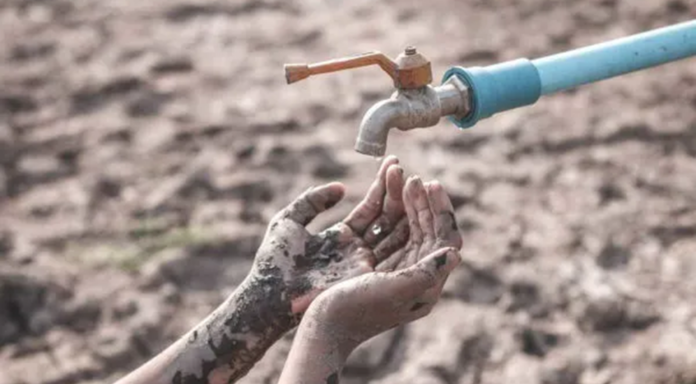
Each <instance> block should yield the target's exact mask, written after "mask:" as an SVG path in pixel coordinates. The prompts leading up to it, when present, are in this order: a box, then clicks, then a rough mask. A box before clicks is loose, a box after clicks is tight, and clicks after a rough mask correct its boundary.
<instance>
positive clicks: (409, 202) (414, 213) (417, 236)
mask: <svg viewBox="0 0 696 384" xmlns="http://www.w3.org/2000/svg"><path fill="white" fill-rule="evenodd" d="M416 180H418V183H419V182H420V178H419V177H418V176H411V177H409V178H408V180H406V186H405V187H404V210H405V211H406V217H407V218H408V225H409V231H410V233H411V243H412V244H416V245H419V244H421V243H422V242H423V231H422V230H421V227H420V222H419V220H418V210H417V209H416V194H415V189H416V188H417V187H416V183H417V182H416Z"/></svg>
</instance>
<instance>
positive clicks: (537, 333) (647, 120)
mask: <svg viewBox="0 0 696 384" xmlns="http://www.w3.org/2000/svg"><path fill="white" fill-rule="evenodd" d="M694 17H696V3H694V2H693V1H691V0H650V1H648V0H641V1H637V0H591V1H582V2H581V1H571V0H566V1H564V0H487V1H483V0H478V1H476V0H471V1H455V0H430V1H428V2H424V1H415V0H411V1H395V0H392V1H379V2H378V1H373V0H352V1H345V0H344V1H341V0H324V1H318V0H306V1H290V0H227V1H215V0H207V1H205V0H187V1H184V0H148V1H125V0H122V1H118V0H74V1H70V0H0V41H1V44H0V165H1V167H0V366H1V367H2V368H1V369H0V371H1V372H0V383H2V384H19V383H32V384H33V383H47V384H73V383H107V382H113V381H114V380H116V379H117V378H119V377H121V376H122V375H123V374H125V373H126V372H128V371H129V370H131V369H133V368H135V367H136V366H138V365H139V364H141V363H142V362H144V361H146V360H147V359H148V358H149V357H151V356H152V355H154V354H155V353H157V352H158V351H160V350H161V349H162V348H164V347H165V346H166V345H168V344H169V343H170V342H172V341H174V340H175V339H176V338H178V337H179V336H180V335H181V334H183V333H184V332H185V331H186V330H188V329H189V328H190V327H192V326H193V325H194V324H196V323H197V322H198V321H200V320H201V319H203V318H204V317H205V316H206V315H207V314H208V313H209V312H210V311H211V310H212V309H213V308H215V307H216V306H217V305H218V304H219V303H220V302H221V301H222V300H224V298H225V297H226V296H227V295H228V294H229V293H230V292H231V291H232V290H233V289H234V287H235V286H236V285H237V284H238V283H239V282H240V281H241V279H242V278H243V277H244V276H245V274H246V273H247V271H248V269H249V267H250V265H251V262H252V259H253V256H254V252H255V249H256V247H257V246H258V244H259V241H260V239H261V236H262V235H263V233H264V230H265V225H266V223H267V221H268V219H269V218H270V217H271V216H272V215H273V214H274V213H275V212H276V211H277V210H278V209H279V208H280V207H282V206H284V205H285V204H286V203H288V202H289V201H290V200H291V199H292V198H294V197H295V196H296V195H298V194H299V193H300V192H301V191H303V190H304V189H306V188H307V187H309V186H311V185H316V184H319V183H323V182H326V181H331V180H340V181H343V182H345V183H346V184H347V185H348V188H349V192H348V196H347V198H346V199H345V201H344V202H343V203H341V204H340V205H339V206H337V207H336V208H334V209H333V210H332V211H330V212H328V213H326V214H324V215H323V216H321V218H320V219H319V220H317V222H315V223H313V228H314V229H318V228H321V227H323V226H326V225H328V224H329V223H332V222H335V221H337V220H339V219H341V218H342V217H343V216H344V215H345V214H346V213H347V212H348V211H349V210H350V208H351V207H352V206H353V205H354V204H355V203H356V202H357V201H358V199H359V198H360V196H361V195H362V194H363V193H364V192H365V190H366V189H367V186H368V184H369V183H370V182H371V180H372V178H373V175H374V173H375V172H376V170H377V167H378V162H377V161H375V159H373V158H370V157H365V156H362V155H359V154H357V153H355V152H353V150H352V146H353V143H354V139H355V136H356V133H357V129H358V124H359V121H360V119H361V117H362V114H363V113H364V112H365V111H366V109H367V108H368V107H369V106H370V105H372V104H373V103H375V102H376V101H378V100H380V99H383V98H386V97H388V95H389V94H390V93H391V92H392V85H391V81H390V80H389V79H388V78H387V77H386V76H385V75H384V74H383V73H381V71H379V70H378V69H377V68H370V69H360V70H354V71H348V72H343V73H339V74H333V75H325V76H322V77H316V78H311V79H309V80H306V81H304V82H301V83H298V84H293V85H292V86H288V85H286V84H285V79H284V77H283V71H282V65H283V63H285V62H306V61H309V62H311V61H319V60H325V59H330V58H335V57H341V56H346V55H352V54H357V53H361V52H365V51H370V50H381V51H382V52H384V53H386V54H387V55H389V56H391V57H395V56H396V55H397V54H398V53H399V52H401V51H402V50H403V48H404V47H405V46H407V45H416V46H417V47H418V48H419V51H420V52H422V53H423V54H425V55H426V56H427V57H428V58H430V60H431V61H432V63H433V70H434V73H435V78H436V83H439V78H440V76H441V75H442V73H443V72H444V70H446V69H447V68H448V67H449V66H452V65H463V66H470V65H482V64H491V63H496V62H500V61H503V60H509V59H514V58H518V57H528V58H535V57H539V56H542V55H547V54H551V53H555V52H559V51H562V50H567V49H570V48H573V47H580V46H583V45H587V44H592V43H596V42H602V41H605V40H608V39H612V38H617V37H621V36H625V35H629V34H633V33H638V32H641V31H644V30H648V29H652V28H657V27H660V26H666V25H669V24H673V23H677V22H680V21H685V20H689V19H692V18H694ZM695 60H696V59H691V60H688V61H682V62H678V63H674V64H669V65H667V66H663V67H659V68H655V69H651V70H648V71H644V72H641V73H637V74H633V75H629V76H624V77H622V78H620V79H615V80H610V81H606V82H603V83H598V84H595V85H591V86H587V87H584V88H581V89H579V90H576V91H572V92H566V93H563V94H559V95H556V96H553V97H548V98H545V99H542V100H541V101H540V102H539V103H538V104H537V105H535V106H533V107H528V108H525V109H520V110H515V111H511V112H507V113H504V114H501V115H498V116H496V117H494V118H492V119H489V120H486V121H484V122H482V123H480V124H479V125H478V126H476V127H475V128H473V129H471V130H468V131H459V130H457V129H456V128H455V127H454V126H453V125H451V124H450V123H448V122H447V121H445V120H443V121H442V122H441V123H440V124H439V125H438V126H436V127H433V128H430V129H423V130H416V131H411V132H408V133H402V132H392V133H391V137H390V140H389V149H388V152H389V153H392V154H396V155H398V156H399V157H400V159H401V162H402V164H403V165H404V167H405V168H406V170H407V172H409V173H418V174H420V175H422V176H423V177H424V178H425V179H434V178H437V179H439V180H440V181H442V182H443V184H444V185H445V187H446V189H447V190H448V192H449V193H450V194H451V196H452V199H453V201H454V204H455V206H456V209H457V219H458V222H459V226H460V228H461V230H462V233H463V236H464V239H465V245H464V250H463V257H464V259H465V263H464V265H463V266H462V267H460V268H459V269H458V270H457V271H456V272H455V273H454V274H453V275H452V276H451V277H450V279H449V281H448V284H447V287H446V290H445V298H444V299H443V300H442V301H441V303H440V304H439V305H438V307H437V308H436V310H435V311H434V312H433V313H432V314H431V315H430V316H429V317H427V318H426V319H423V320H421V321H418V322H416V323H414V324H411V325H409V326H407V327H404V328H400V329H396V330H393V331H391V332H389V333H386V334H384V335H381V336H379V337H378V338H376V339H374V340H372V341H370V342H369V343H367V344H366V345H365V346H364V347H362V348H361V349H360V350H359V351H357V352H356V353H355V354H354V355H353V356H352V358H351V361H350V363H349V365H348V367H347V368H346V370H345V372H344V377H343V379H342V382H344V383H366V382H371V383H435V384H437V383H443V384H460V383H461V384H463V383H545V384H552V383H559V384H560V383H567V384H576V383H578V384H590V383H597V384H599V383H675V384H676V383H683V384H693V383H694V382H696V61H695ZM291 340H292V335H288V336H287V337H286V338H284V339H283V340H281V342H279V343H278V344H277V345H276V346H275V347H274V348H273V349H272V350H271V351H269V352H268V353H267V355H266V356H265V358H264V359H263V361H262V362H260V363H259V364H258V365H257V366H256V367H255V369H254V370H252V372H251V373H250V374H249V376H248V377H246V378H245V379H244V380H242V382H243V383H273V382H275V380H276V379H277V377H278V374H279V371H280V369H281V368H282V365H283V363H284V360H285V356H286V353H287V351H288V349H289V346H290V343H291Z"/></svg>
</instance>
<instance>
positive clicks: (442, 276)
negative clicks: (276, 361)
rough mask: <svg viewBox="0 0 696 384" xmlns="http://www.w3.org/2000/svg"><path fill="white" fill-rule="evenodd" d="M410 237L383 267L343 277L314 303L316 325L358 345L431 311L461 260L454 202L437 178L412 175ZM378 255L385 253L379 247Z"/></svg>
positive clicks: (406, 192)
mask: <svg viewBox="0 0 696 384" xmlns="http://www.w3.org/2000/svg"><path fill="white" fill-rule="evenodd" d="M403 202H404V205H405V210H406V213H407V220H405V221H406V222H407V225H408V227H409V232H410V238H409V240H408V244H407V245H406V247H402V248H399V249H397V250H396V251H395V252H392V253H391V254H388V255H387V254H386V253H385V254H384V255H385V256H386V258H385V260H384V261H382V262H381V263H380V264H378V265H377V268H376V269H377V270H378V271H379V272H373V273H369V274H366V275H363V276H360V277H358V278H356V279H352V280H348V281H345V282H343V283H341V284H338V285H336V286H335V287H332V288H330V289H329V290H327V291H326V292H324V293H322V294H321V296H320V297H319V298H318V299H317V302H316V303H314V304H312V307H311V309H310V313H311V314H312V316H315V317H316V319H315V320H314V321H313V323H314V325H315V326H317V327H320V328H323V329H324V334H326V335H329V336H330V337H336V338H338V339H340V340H345V342H346V343H349V344H350V343H351V342H352V343H353V344H354V345H357V344H359V343H360V342H362V341H364V340H367V339H368V338H370V337H372V336H374V335H376V334H378V333H380V332H383V331H385V330H387V329H390V328H392V327H395V326H397V325H400V324H403V323H406V322H409V321H412V320H414V319H418V318H420V317H422V316H425V315H426V314H427V313H429V312H430V310H431V309H432V307H433V305H435V303H436V302H437V300H438V299H439V297H440V294H441V292H442V287H443V285H444V283H445V280H446V279H447V276H448V275H449V273H450V272H451V271H452V270H453V269H454V268H455V267H456V266H457V265H458V264H459V262H460V258H459V256H458V251H459V249H460V248H461V246H462V239H461V236H460V234H459V231H458V230H457V227H456V224H455V221H454V214H453V207H452V204H451V202H450V200H449V197H448V196H447V193H446V192H445V191H444V189H443V188H442V186H441V185H440V184H439V183H438V182H431V183H428V184H425V185H424V184H423V182H422V181H421V180H420V178H418V177H417V176H415V177H410V178H409V180H408V181H407V182H406V187H405V189H404V192H403ZM384 247H389V248H391V246H390V245H389V244H386V243H383V244H382V248H380V247H378V248H377V250H376V252H375V254H376V255H377V257H378V258H381V257H383V254H382V251H381V249H383V248H384Z"/></svg>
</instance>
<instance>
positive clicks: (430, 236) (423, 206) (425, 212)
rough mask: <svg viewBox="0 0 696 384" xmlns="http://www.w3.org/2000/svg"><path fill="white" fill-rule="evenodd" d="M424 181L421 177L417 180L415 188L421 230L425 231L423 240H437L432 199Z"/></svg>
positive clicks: (415, 203) (415, 200) (414, 193)
mask: <svg viewBox="0 0 696 384" xmlns="http://www.w3.org/2000/svg"><path fill="white" fill-rule="evenodd" d="M425 187H426V186H425V185H424V184H423V181H422V180H421V179H420V178H419V179H417V180H416V186H415V188H414V189H413V195H414V205H415V207H416V211H417V212H418V223H419V224H420V228H421V231H423V241H424V242H428V241H432V242H434V241H435V225H434V223H433V212H432V211H431V209H430V201H429V200H428V192H427V191H426V189H425Z"/></svg>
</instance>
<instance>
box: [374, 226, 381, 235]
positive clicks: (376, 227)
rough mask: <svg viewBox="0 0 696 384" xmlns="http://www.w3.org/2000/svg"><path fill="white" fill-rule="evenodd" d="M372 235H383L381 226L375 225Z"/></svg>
mask: <svg viewBox="0 0 696 384" xmlns="http://www.w3.org/2000/svg"><path fill="white" fill-rule="evenodd" d="M372 233H373V234H375V235H379V234H380V233H382V227H380V226H379V225H375V226H374V227H372Z"/></svg>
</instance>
